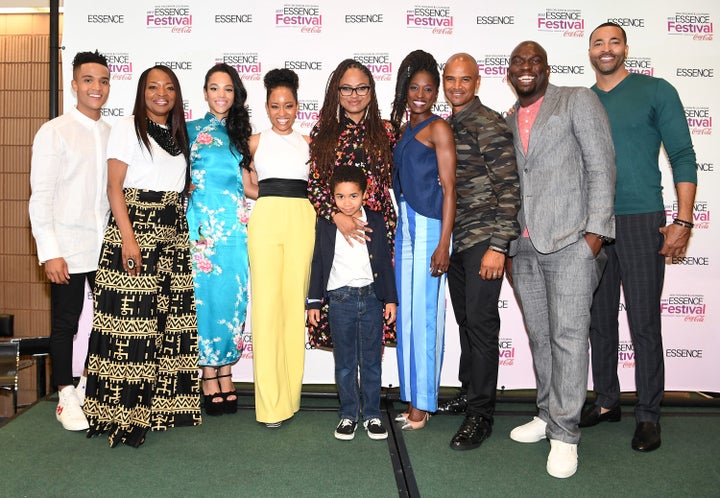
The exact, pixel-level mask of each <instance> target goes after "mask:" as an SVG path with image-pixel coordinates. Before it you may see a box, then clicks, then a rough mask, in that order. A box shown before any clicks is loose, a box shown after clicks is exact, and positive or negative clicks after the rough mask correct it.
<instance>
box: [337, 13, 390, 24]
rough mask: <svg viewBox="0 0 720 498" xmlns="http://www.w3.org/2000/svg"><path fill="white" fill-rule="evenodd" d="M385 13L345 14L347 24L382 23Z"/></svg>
mask: <svg viewBox="0 0 720 498" xmlns="http://www.w3.org/2000/svg"><path fill="white" fill-rule="evenodd" d="M384 22H385V19H384V17H383V14H345V24H382V23H384Z"/></svg>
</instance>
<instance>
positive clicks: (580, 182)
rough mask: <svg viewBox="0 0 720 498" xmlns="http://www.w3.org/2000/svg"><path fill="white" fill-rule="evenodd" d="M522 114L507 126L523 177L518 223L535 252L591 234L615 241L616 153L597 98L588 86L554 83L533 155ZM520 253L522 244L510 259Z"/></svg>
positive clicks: (536, 127)
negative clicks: (524, 137)
mask: <svg viewBox="0 0 720 498" xmlns="http://www.w3.org/2000/svg"><path fill="white" fill-rule="evenodd" d="M518 107H519V104H517V103H516V104H515V108H516V110H517V108H518ZM517 116H518V112H515V113H513V114H512V115H510V116H508V117H507V122H508V125H509V126H510V128H511V129H512V131H513V134H514V141H515V154H516V156H517V168H518V175H519V177H520V191H521V196H522V201H521V207H520V212H519V213H518V221H519V222H520V226H521V227H527V229H528V232H529V233H530V240H531V241H532V243H533V246H534V247H535V249H536V250H537V251H538V252H540V253H543V254H549V253H553V252H556V251H559V250H560V249H562V248H564V247H567V246H569V245H570V244H573V243H574V242H576V241H577V240H578V239H579V238H580V237H582V236H583V235H584V234H585V232H592V233H597V234H600V235H606V236H608V237H613V238H614V237H615V216H614V199H615V149H614V147H613V141H612V135H611V134H610V125H609V123H608V119H607V114H606V113H605V109H604V107H603V106H602V104H601V103H600V101H599V100H598V98H597V96H596V95H595V94H594V93H593V92H592V91H591V90H590V89H588V88H581V87H557V86H554V85H548V88H547V91H546V92H545V97H544V100H543V102H542V104H541V105H540V110H539V111H538V114H537V117H536V118H535V122H534V124H533V127H532V129H531V131H530V141H529V142H528V152H527V154H525V152H524V151H523V146H522V141H521V140H520V134H519V133H518V124H517ZM516 251H517V241H515V242H514V243H513V244H511V246H510V255H513V254H515V252H516Z"/></svg>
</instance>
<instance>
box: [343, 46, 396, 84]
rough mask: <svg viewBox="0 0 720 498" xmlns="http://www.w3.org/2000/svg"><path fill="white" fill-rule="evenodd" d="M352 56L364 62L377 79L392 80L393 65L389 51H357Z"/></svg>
mask: <svg viewBox="0 0 720 498" xmlns="http://www.w3.org/2000/svg"><path fill="white" fill-rule="evenodd" d="M352 58H353V59H355V60H356V61H358V62H360V63H362V64H364V65H365V67H367V68H368V69H369V70H370V72H371V73H372V75H373V79H374V80H375V81H392V71H393V66H392V62H390V54H389V53H388V52H375V53H359V54H357V53H356V54H353V57H352Z"/></svg>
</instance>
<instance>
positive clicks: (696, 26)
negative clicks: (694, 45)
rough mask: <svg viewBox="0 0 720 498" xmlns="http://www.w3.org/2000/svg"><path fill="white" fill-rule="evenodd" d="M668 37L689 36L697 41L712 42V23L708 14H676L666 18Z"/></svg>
mask: <svg viewBox="0 0 720 498" xmlns="http://www.w3.org/2000/svg"><path fill="white" fill-rule="evenodd" d="M667 32H668V34H669V35H680V36H691V37H692V39H693V40H697V41H712V39H713V23H712V21H710V14H708V13H697V12H676V13H675V15H674V16H669V17H668V18H667Z"/></svg>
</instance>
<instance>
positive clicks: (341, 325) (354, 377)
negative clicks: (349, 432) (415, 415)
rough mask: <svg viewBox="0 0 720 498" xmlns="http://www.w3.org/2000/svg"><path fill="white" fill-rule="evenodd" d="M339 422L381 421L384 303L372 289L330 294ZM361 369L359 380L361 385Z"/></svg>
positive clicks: (349, 289)
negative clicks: (361, 415) (340, 420)
mask: <svg viewBox="0 0 720 498" xmlns="http://www.w3.org/2000/svg"><path fill="white" fill-rule="evenodd" d="M328 297H329V314H328V318H329V321H330V333H331V335H332V340H333V357H334V358H335V383H336V384H337V390H338V396H339V397H340V410H339V415H340V418H341V419H342V418H349V419H350V420H354V421H356V422H357V421H358V419H359V416H360V403H361V395H362V414H363V418H364V419H365V420H369V419H371V418H380V385H381V377H382V336H383V303H382V301H380V300H379V299H378V298H377V297H375V291H374V288H373V286H372V285H368V286H365V287H340V288H339V289H335V290H332V291H328ZM358 368H359V369H360V379H359V383H358Z"/></svg>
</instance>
